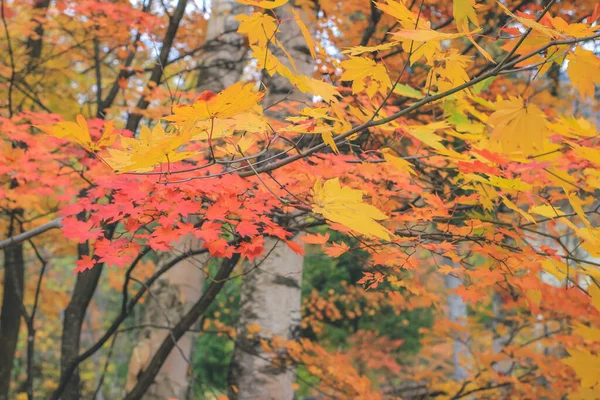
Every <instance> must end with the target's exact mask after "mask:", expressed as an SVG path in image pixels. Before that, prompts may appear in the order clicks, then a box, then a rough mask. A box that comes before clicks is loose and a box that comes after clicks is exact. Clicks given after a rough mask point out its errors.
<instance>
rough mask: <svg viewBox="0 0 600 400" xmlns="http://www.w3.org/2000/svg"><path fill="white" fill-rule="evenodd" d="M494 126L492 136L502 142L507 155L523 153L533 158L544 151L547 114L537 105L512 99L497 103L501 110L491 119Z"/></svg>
mask: <svg viewBox="0 0 600 400" xmlns="http://www.w3.org/2000/svg"><path fill="white" fill-rule="evenodd" d="M487 122H488V124H489V125H492V126H493V127H494V130H493V132H492V137H493V138H494V139H495V140H498V141H499V142H500V144H501V146H502V150H503V151H504V152H505V153H511V152H513V151H517V150H521V151H522V152H523V154H524V155H530V154H532V153H534V152H535V151H536V149H537V150H539V149H541V148H542V145H543V143H544V141H545V140H546V137H547V133H546V115H545V114H544V113H543V111H542V110H540V109H539V107H537V106H536V105H534V104H526V103H525V101H524V100H523V99H522V98H521V97H513V96H509V98H508V100H502V101H500V102H498V103H497V110H496V111H495V112H494V113H493V114H492V115H490V117H489V118H488V121H487Z"/></svg>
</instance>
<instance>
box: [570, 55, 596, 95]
mask: <svg viewBox="0 0 600 400" xmlns="http://www.w3.org/2000/svg"><path fill="white" fill-rule="evenodd" d="M567 60H568V61H569V65H568V67H567V74H568V75H569V79H570V80H571V83H572V84H573V86H575V87H576V88H577V90H578V91H579V94H580V95H581V97H582V98H585V96H586V95H587V96H589V97H590V98H591V99H594V92H595V89H596V88H595V85H600V58H598V57H597V56H596V55H595V54H594V53H593V52H592V51H589V50H585V49H583V48H581V47H578V48H577V49H576V50H575V52H574V53H569V55H567Z"/></svg>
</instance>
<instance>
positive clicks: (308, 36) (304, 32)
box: [286, 0, 317, 58]
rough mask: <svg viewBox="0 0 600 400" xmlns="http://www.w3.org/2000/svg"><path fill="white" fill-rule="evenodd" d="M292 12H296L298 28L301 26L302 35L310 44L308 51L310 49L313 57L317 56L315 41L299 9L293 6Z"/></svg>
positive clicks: (295, 17) (308, 44)
mask: <svg viewBox="0 0 600 400" xmlns="http://www.w3.org/2000/svg"><path fill="white" fill-rule="evenodd" d="M286 1H287V0H286ZM292 13H293V14H294V20H295V21H296V24H298V28H300V32H301V33H302V36H304V40H305V41H306V45H307V46H308V51H310V55H311V56H312V58H317V53H316V52H315V42H314V41H313V39H312V36H311V34H310V31H309V30H308V27H307V26H306V24H305V23H304V22H303V21H302V19H301V18H300V15H299V14H298V11H296V10H295V9H293V8H292Z"/></svg>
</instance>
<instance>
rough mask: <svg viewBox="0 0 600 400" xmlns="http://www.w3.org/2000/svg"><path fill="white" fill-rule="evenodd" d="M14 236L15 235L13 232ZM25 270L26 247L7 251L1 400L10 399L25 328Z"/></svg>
mask: <svg viewBox="0 0 600 400" xmlns="http://www.w3.org/2000/svg"><path fill="white" fill-rule="evenodd" d="M11 231H12V229H11ZM10 236H12V234H11V233H10V232H9V237H10ZM24 270H25V264H24V260H23V245H22V244H20V243H19V244H16V245H13V246H9V247H7V248H6V249H4V293H3V295H2V312H1V314H0V400H9V399H10V397H9V389H10V378H11V375H12V370H13V364H14V360H15V351H16V348H17V341H18V339H19V328H20V326H21V309H22V297H21V296H22V294H23V275H24Z"/></svg>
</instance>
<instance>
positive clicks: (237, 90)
mask: <svg viewBox="0 0 600 400" xmlns="http://www.w3.org/2000/svg"><path fill="white" fill-rule="evenodd" d="M254 86H255V85H254V84H253V83H247V84H244V83H242V82H237V83H235V84H233V85H231V86H229V87H228V88H226V89H225V90H223V91H222V92H220V93H219V94H217V95H216V96H213V97H211V98H209V99H208V100H204V99H202V100H198V101H196V102H194V103H193V104H192V105H189V106H178V107H175V108H174V109H173V115H170V116H168V117H165V118H164V119H165V120H167V121H171V122H176V123H178V124H185V123H187V122H190V121H203V120H207V119H211V118H220V119H227V118H232V117H234V116H236V115H238V114H241V113H243V112H246V111H249V110H251V109H252V108H254V107H256V105H257V104H258V102H259V101H260V100H261V99H262V98H263V96H264V93H263V92H259V91H256V90H255V88H254Z"/></svg>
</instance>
